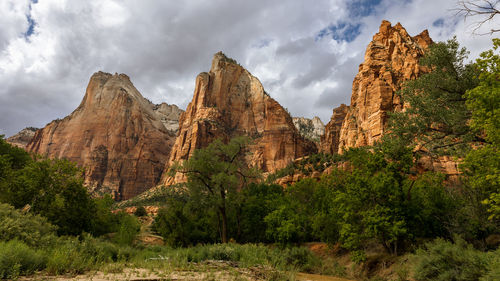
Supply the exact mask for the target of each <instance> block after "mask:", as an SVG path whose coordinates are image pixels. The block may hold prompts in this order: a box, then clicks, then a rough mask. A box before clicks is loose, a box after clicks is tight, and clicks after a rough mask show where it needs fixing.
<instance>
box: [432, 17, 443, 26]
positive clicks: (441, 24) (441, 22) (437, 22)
mask: <svg viewBox="0 0 500 281" xmlns="http://www.w3.org/2000/svg"><path fill="white" fill-rule="evenodd" d="M443 25H444V19H443V18H440V19H437V20H435V21H434V22H433V23H432V26H434V27H442V26H443Z"/></svg>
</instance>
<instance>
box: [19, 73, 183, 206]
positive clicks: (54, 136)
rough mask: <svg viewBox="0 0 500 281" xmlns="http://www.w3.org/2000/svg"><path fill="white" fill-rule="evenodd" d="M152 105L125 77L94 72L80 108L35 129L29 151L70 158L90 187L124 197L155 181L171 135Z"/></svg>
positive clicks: (159, 173)
mask: <svg viewBox="0 0 500 281" xmlns="http://www.w3.org/2000/svg"><path fill="white" fill-rule="evenodd" d="M154 108H155V106H154V105H153V104H152V103H150V102H149V101H148V100H146V99H145V98H143V97H142V96H141V94H140V93H139V92H138V91H137V89H136V88H135V87H134V85H133V84H132V82H131V81H130V79H129V78H128V77H127V76H126V75H124V74H120V75H118V74H115V75H111V74H109V73H103V72H98V73H95V74H94V75H92V77H91V78H90V82H89V85H88V87H87V91H86V93H85V97H84V98H83V101H82V103H81V104H80V106H78V108H77V109H76V110H75V111H73V113H71V114H70V115H69V116H67V117H65V118H64V119H62V120H55V121H52V122H51V123H49V124H48V125H47V126H46V127H45V128H43V129H40V130H38V131H37V133H36V134H35V136H34V138H33V140H32V141H31V142H30V143H29V144H28V146H27V149H28V151H32V152H35V153H39V154H43V155H47V156H48V157H51V158H66V159H68V160H70V161H74V162H76V163H77V164H78V165H80V166H82V167H84V168H85V183H86V184H87V185H88V186H89V189H90V190H91V191H95V192H111V193H112V194H114V196H115V198H116V199H119V200H122V199H128V198H131V197H133V196H135V195H137V194H139V193H141V192H143V191H145V190H146V189H148V188H150V187H153V186H155V185H156V184H157V183H158V182H159V180H160V178H161V175H162V172H163V168H164V165H165V163H166V161H167V160H168V156H169V154H170V150H171V147H172V144H173V141H174V138H175V136H174V134H173V133H172V132H170V131H169V130H167V129H166V128H165V126H164V124H163V123H162V121H161V115H158V114H157V113H156V112H155V110H154Z"/></svg>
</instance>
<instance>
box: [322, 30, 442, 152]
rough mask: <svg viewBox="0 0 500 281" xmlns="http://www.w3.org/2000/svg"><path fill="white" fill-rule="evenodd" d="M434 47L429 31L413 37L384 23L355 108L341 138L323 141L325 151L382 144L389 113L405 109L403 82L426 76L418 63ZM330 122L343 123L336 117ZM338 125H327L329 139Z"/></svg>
mask: <svg viewBox="0 0 500 281" xmlns="http://www.w3.org/2000/svg"><path fill="white" fill-rule="evenodd" d="M431 43H432V40H431V38H430V37H429V34H428V32H427V30H424V31H423V32H422V33H420V34H419V35H417V36H414V37H411V36H410V35H408V32H406V30H405V29H404V28H403V27H402V26H401V24H399V23H398V24H396V25H395V26H391V23H390V22H388V21H383V22H382V24H381V26H380V29H379V32H378V33H377V34H375V36H373V40H372V41H371V42H370V44H369V45H368V47H367V49H366V53H365V60H364V62H363V63H362V64H361V65H360V66H359V72H358V74H357V75H356V77H355V78H354V81H353V84H352V96H351V105H350V106H349V110H348V111H347V114H346V115H345V118H344V121H343V122H342V125H341V128H340V131H339V133H338V135H339V137H338V139H337V138H332V137H325V138H323V139H324V142H322V144H321V148H322V151H324V152H330V153H333V152H335V151H337V152H341V151H342V149H344V148H349V147H359V146H364V145H372V144H373V143H374V142H375V141H376V140H378V139H379V138H380V137H381V136H382V134H383V133H384V129H385V128H386V126H387V120H388V113H389V112H392V111H398V110H401V109H402V104H401V102H400V100H399V97H398V96H396V95H395V93H396V91H397V90H399V89H400V87H401V83H402V82H403V81H405V80H408V79H415V78H417V77H418V76H419V75H420V74H421V73H422V72H423V69H422V68H421V67H420V66H419V65H418V60H419V59H420V57H422V56H423V52H424V50H425V49H426V48H427V47H428V46H429V44H431ZM334 115H335V113H334ZM339 118H340V117H339ZM330 122H334V123H335V124H337V125H338V123H339V121H338V119H337V118H333V117H332V121H330ZM335 124H328V125H327V129H326V132H325V136H332V135H336V130H338V126H336V125H335ZM332 130H333V131H332ZM332 141H333V142H332ZM337 141H338V143H337Z"/></svg>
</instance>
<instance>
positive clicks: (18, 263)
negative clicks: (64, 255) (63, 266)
mask: <svg viewBox="0 0 500 281" xmlns="http://www.w3.org/2000/svg"><path fill="white" fill-rule="evenodd" d="M46 263H47V260H46V256H45V254H44V253H43V252H42V251H40V250H34V249H33V248H30V247H29V246H28V245H26V244H25V243H24V242H22V241H18V240H11V241H8V242H4V241H0V278H6V279H15V278H16V277H18V276H21V275H28V274H31V273H33V272H35V271H37V270H41V269H43V268H45V265H46Z"/></svg>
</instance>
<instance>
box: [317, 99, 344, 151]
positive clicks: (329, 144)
mask: <svg viewBox="0 0 500 281" xmlns="http://www.w3.org/2000/svg"><path fill="white" fill-rule="evenodd" d="M348 110H349V107H348V106H346V105H345V104H341V105H340V106H339V107H337V108H334V109H333V114H332V118H330V121H329V122H328V124H326V126H325V133H324V134H323V135H322V136H321V143H320V151H321V152H324V153H330V154H334V153H337V152H338V150H339V142H340V140H339V138H340V128H341V127H342V123H343V122H344V119H345V116H346V114H347V112H348Z"/></svg>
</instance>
